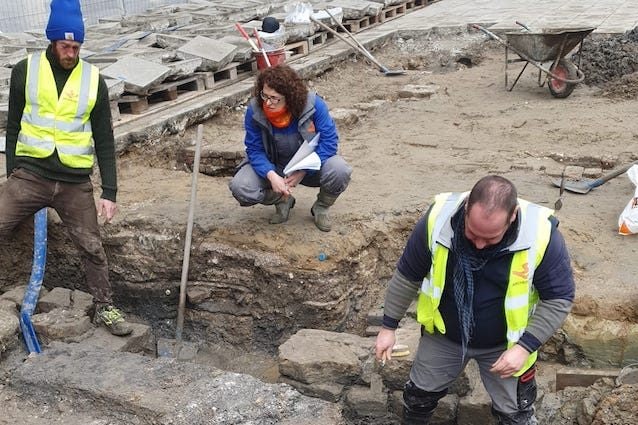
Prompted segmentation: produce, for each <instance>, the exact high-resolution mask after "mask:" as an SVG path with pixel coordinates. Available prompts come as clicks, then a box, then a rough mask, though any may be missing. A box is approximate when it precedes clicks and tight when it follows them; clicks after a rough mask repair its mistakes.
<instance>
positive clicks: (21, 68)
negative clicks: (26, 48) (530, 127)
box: [5, 59, 27, 178]
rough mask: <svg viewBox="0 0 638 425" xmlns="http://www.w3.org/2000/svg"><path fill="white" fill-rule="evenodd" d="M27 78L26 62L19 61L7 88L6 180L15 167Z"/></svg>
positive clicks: (12, 71)
mask: <svg viewBox="0 0 638 425" xmlns="http://www.w3.org/2000/svg"><path fill="white" fill-rule="evenodd" d="M26 78H27V60H26V59H25V60H23V61H20V62H18V63H17V64H16V66H14V67H13V69H12V70H11V83H10V84H11V85H10V87H9V111H8V116H7V131H6V146H5V152H6V162H7V164H6V165H7V178H8V177H9V175H10V174H11V172H12V171H13V168H14V167H15V153H16V143H17V142H18V133H20V128H21V126H20V122H21V121H22V113H23V111H24V104H25V102H26V99H25V94H24V90H25V87H26Z"/></svg>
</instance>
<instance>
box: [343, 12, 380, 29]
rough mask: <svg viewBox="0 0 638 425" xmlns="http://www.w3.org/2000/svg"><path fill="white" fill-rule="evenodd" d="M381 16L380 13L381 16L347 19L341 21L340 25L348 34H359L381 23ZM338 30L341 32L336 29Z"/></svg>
mask: <svg viewBox="0 0 638 425" xmlns="http://www.w3.org/2000/svg"><path fill="white" fill-rule="evenodd" d="M382 15H383V12H382V13H381V15H375V16H364V17H363V18H359V19H348V20H345V21H343V22H342V24H343V26H344V27H346V29H347V30H348V31H350V32H359V31H361V30H363V29H365V28H369V27H371V26H373V25H377V24H380V23H381V22H383V20H382ZM338 30H339V31H343V30H342V29H341V28H338Z"/></svg>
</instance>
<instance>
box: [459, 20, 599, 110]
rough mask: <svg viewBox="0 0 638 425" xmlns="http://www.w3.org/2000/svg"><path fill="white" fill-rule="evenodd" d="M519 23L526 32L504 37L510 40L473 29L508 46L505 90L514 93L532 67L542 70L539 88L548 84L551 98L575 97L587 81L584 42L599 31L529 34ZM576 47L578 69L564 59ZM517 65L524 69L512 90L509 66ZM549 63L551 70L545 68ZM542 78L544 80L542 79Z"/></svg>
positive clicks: (574, 30)
mask: <svg viewBox="0 0 638 425" xmlns="http://www.w3.org/2000/svg"><path fill="white" fill-rule="evenodd" d="M516 23H517V24H518V25H520V26H522V27H523V31H518V32H507V33H505V35H506V37H507V40H504V39H503V38H501V37H499V36H498V35H496V34H494V33H493V32H491V31H489V30H487V29H486V28H483V27H482V26H480V25H475V24H473V25H471V27H472V28H475V29H477V30H479V31H482V32H483V33H485V34H487V35H488V36H489V37H490V38H493V39H494V40H496V41H498V42H499V43H501V44H502V45H504V46H505V88H506V89H507V91H512V90H513V89H514V86H516V83H518V80H519V79H520V78H521V75H523V72H524V71H525V69H526V68H527V65H529V64H532V65H533V66H535V67H536V68H538V70H539V71H538V86H539V87H543V85H544V84H545V81H547V87H548V89H549V92H550V93H551V94H552V96H554V97H556V98H566V97H567V96H569V95H570V94H572V92H573V91H574V88H575V87H576V85H577V84H578V83H582V82H583V80H584V79H585V74H583V72H582V71H581V70H580V69H579V68H580V58H581V57H582V55H581V52H582V48H583V40H584V39H585V37H587V36H588V35H589V34H590V33H591V32H592V31H594V30H595V29H596V28H595V27H586V28H572V29H555V30H546V31H544V32H538V31H532V30H530V29H529V28H528V27H527V26H526V25H524V24H522V23H520V22H516ZM576 47H578V58H579V63H578V67H577V66H576V65H575V64H574V63H573V62H572V61H571V60H569V59H567V58H566V57H565V56H566V55H567V54H569V53H570V52H571V51H572V50H574V49H575V48H576ZM510 49H511V50H513V51H514V53H516V54H517V55H518V56H519V58H518V59H510V58H509V50H510ZM514 62H525V65H524V66H523V69H521V72H519V74H518V76H517V77H516V80H514V83H513V84H512V85H511V86H510V85H508V81H507V74H508V65H509V64H510V63H514ZM548 62H549V63H550V64H549V66H548V65H546V64H547V63H548ZM543 75H545V78H542V77H543Z"/></svg>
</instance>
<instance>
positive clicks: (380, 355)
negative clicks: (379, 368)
mask: <svg viewBox="0 0 638 425" xmlns="http://www.w3.org/2000/svg"><path fill="white" fill-rule="evenodd" d="M396 340H397V338H396V335H395V334H394V329H387V328H382V329H381V330H380V331H379V334H378V335H377V342H376V344H375V347H374V348H375V357H376V358H377V360H378V361H380V362H381V364H382V365H383V364H385V361H386V360H391V359H392V347H394V344H395V343H396Z"/></svg>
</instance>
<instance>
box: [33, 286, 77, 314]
mask: <svg viewBox="0 0 638 425" xmlns="http://www.w3.org/2000/svg"><path fill="white" fill-rule="evenodd" d="M69 307H71V290H70V289H67V288H60V287H57V288H53V289H52V290H51V292H49V293H48V294H46V295H45V296H43V297H40V300H39V301H38V312H39V313H48V312H50V311H52V310H54V309H56V308H61V309H68V308H69Z"/></svg>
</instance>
